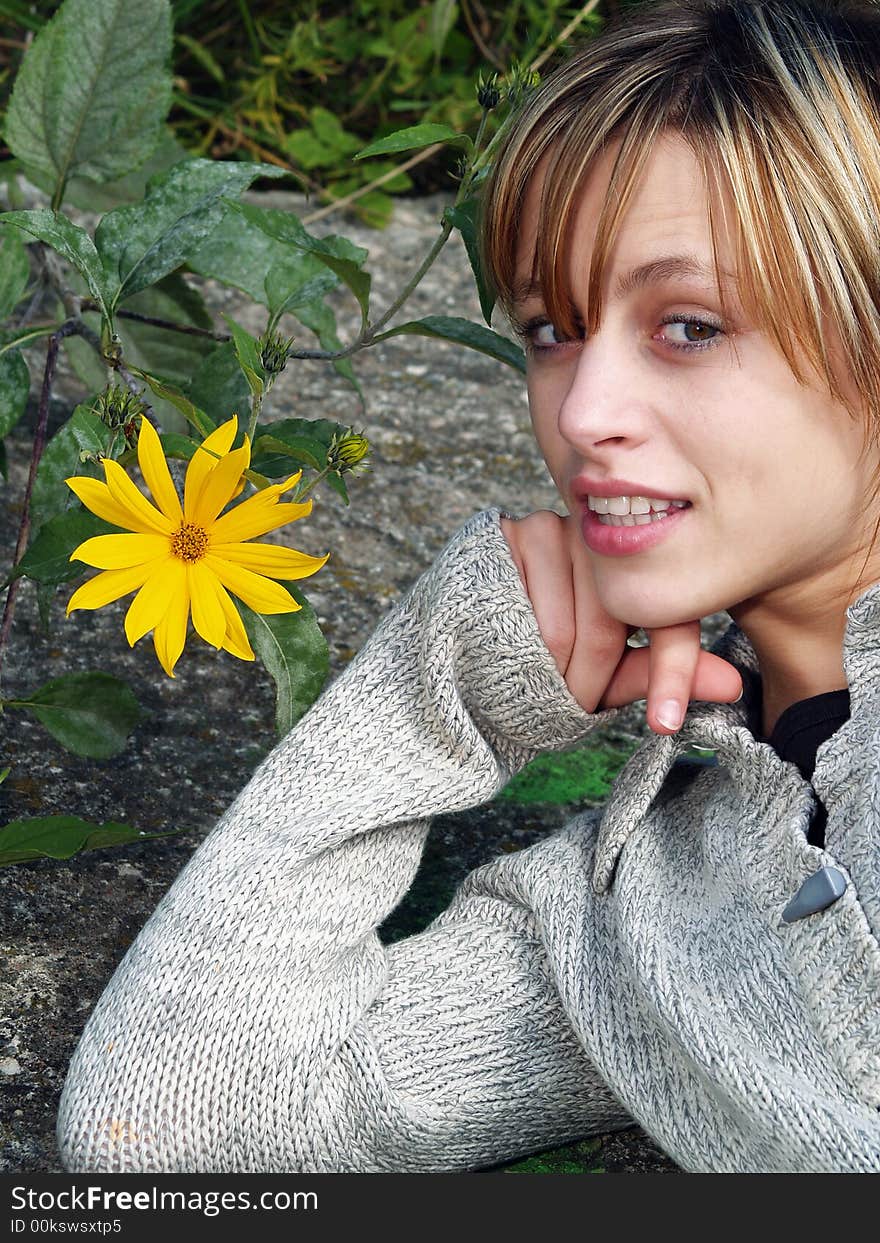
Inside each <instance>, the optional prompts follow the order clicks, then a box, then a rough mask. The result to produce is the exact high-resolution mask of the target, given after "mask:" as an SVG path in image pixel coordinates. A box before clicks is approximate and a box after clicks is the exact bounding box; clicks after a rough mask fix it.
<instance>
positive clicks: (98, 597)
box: [67, 565, 153, 617]
mask: <svg viewBox="0 0 880 1243" xmlns="http://www.w3.org/2000/svg"><path fill="white" fill-rule="evenodd" d="M152 569H153V566H152V565H133V566H130V567H127V568H126V569H123V570H105V571H104V573H103V574H96V575H95V577H94V578H90V579H89V581H88V582H87V583H83V585H82V587H78V588H77V589H76V591H75V592H74V593H73V595H72V596H71V597H70V599H69V600H68V602H67V615H68V617H69V616H70V614H71V613H72V612H73V610H74V609H102V608H103V607H104V605H105V604H112V603H113V601H114V600H118V599H120V597H122V596H127V595H128V593H129V592H130V591H137V589H138V587H140V586H142V584H143V583H144V582H145V581H146V579H147V578H148V576H149V574H150V571H151V570H152Z"/></svg>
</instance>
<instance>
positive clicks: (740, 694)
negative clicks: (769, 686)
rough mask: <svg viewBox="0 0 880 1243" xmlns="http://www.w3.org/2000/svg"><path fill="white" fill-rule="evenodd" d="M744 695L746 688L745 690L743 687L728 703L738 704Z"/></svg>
mask: <svg viewBox="0 0 880 1243" xmlns="http://www.w3.org/2000/svg"><path fill="white" fill-rule="evenodd" d="M745 693H746V688H745V687H743V688H742V690H741V691H740V693H739V694H738V695H737V697H736V699H732V700H731V701H730V702H731V703H735V704H738V703H739V701H740V700H741V699H742V697H743V695H744V694H745Z"/></svg>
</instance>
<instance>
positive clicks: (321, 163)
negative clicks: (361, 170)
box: [284, 105, 361, 169]
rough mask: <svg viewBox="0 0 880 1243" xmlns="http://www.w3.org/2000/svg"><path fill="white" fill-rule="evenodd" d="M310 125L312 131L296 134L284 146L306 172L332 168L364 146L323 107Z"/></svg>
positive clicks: (316, 109)
mask: <svg viewBox="0 0 880 1243" xmlns="http://www.w3.org/2000/svg"><path fill="white" fill-rule="evenodd" d="M309 121H310V128H303V129H299V130H296V131H295V132H294V133H293V134H290V135H289V136H288V137H287V139H286V140H285V142H284V147H285V150H287V151H288V152H289V153H290V154H291V155H292V156H293V158H294V159H295V160H296V161H297V163H298V164H300V165H301V166H302V167H303V168H305V169H312V168H333V167H335V166H337V165H338V164H339V163H340V161H341V160H343V159H344V158H345V157H346V156H348V155H351V154H352V153H353V152H355V151H357V149H358V147H359V146H360V145H361V140H360V138H358V137H357V136H356V135H355V134H350V133H349V132H348V131H347V130H345V129H343V126H342V123H341V121H340V120H339V118H338V117H337V116H336V115H335V114H334V113H332V112H329V111H328V110H327V109H326V108H322V107H321V106H320V105H317V106H316V107H314V108H312V110H311V112H310V113H309Z"/></svg>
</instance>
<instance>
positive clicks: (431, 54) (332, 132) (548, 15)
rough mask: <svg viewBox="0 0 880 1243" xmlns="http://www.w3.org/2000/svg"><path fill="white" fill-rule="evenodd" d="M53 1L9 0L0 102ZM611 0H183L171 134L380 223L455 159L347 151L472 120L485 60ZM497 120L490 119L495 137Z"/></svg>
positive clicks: (2, 8)
mask: <svg viewBox="0 0 880 1243" xmlns="http://www.w3.org/2000/svg"><path fill="white" fill-rule="evenodd" d="M57 7H58V6H57V3H53V2H52V0H35V2H34V3H30V4H27V5H25V4H23V3H21V2H20V0H0V15H2V16H5V17H6V19H7V23H8V25H9V27H10V31H11V33H12V36H13V37H12V38H10V40H9V41H8V43H7V44H4V43H2V42H0V108H2V104H3V97H4V86H5V88H6V89H8V88H9V87H10V85H11V81H12V76H13V73H14V69H15V66H16V64H17V63H18V60H19V59H20V56H21V54H22V52H23V50H24V46H25V41H26V39H27V38H28V36H29V33H33V32H35V31H38V30H39V29H40V28H41V27H42V24H43V23H44V22H45V20H46V18H47V17H48V16H49V15H50V14H51V13H52V12H54V10H55V9H56V8H57ZM616 7H617V6H616V5H615V4H607V3H605V4H602V5H599V4H598V3H592V4H588V5H585V6H581V5H578V4H572V3H570V2H569V0H512V2H511V3H508V4H500V3H492V2H491V0H487V2H486V3H483V2H482V0H458V2H456V0H416V2H415V3H414V2H413V0H353V2H352V3H341V2H340V0H320V2H319V0H300V3H298V4H296V5H290V4H288V3H285V2H284V0H175V2H174V4H173V12H174V23H175V37H174V48H173V65H174V86H173V105H172V110H171V114H170V121H171V125H172V128H173V131H174V135H175V140H176V141H177V142H178V143H180V144H183V146H184V147H185V148H186V149H188V150H189V151H191V152H192V153H193V154H197V155H202V156H213V157H215V158H223V159H226V158H240V159H247V160H253V159H255V158H257V159H260V160H269V161H270V162H274V163H278V164H279V165H281V166H283V167H287V168H288V169H289V170H290V171H292V172H293V173H295V175H296V176H297V177H298V180H299V184H300V185H301V186H302V187H303V188H307V189H308V190H309V191H310V192H311V193H312V194H313V195H314V196H315V197H316V198H317V199H318V200H323V201H326V202H328V203H333V202H338V201H340V200H346V201H350V202H351V204H352V210H354V211H356V212H357V213H358V215H359V216H360V217H361V218H362V219H363V220H365V221H366V222H368V223H370V224H373V225H376V226H382V225H384V224H386V223H387V221H388V219H389V214H390V210H391V202H392V200H391V197H390V196H391V195H393V194H398V193H401V192H405V191H407V190H409V189H411V188H412V187H413V185H414V182H413V180H412V178H418V183H417V188H419V189H422V190H424V189H434V190H436V189H446V188H447V187H448V185H449V176H450V174H451V173H454V163H453V162H452V161H451V160H450V158H449V153H448V152H447V151H446V150H445V149H444V148H440V149H439V150H436V151H432V152H431V153H430V154H429V155H427V156H426V153H424V152H419V153H418V154H417V155H416V156H415V157H414V160H413V164H412V165H411V166H410V167H409V168H408V169H406V168H403V169H401V168H400V167H399V165H398V164H396V163H395V162H393V161H384V162H379V161H371V163H370V165H360V164H357V163H355V162H353V160H352V155H353V154H354V153H355V152H356V151H357V150H358V149H359V148H360V147H363V146H364V145H365V144H367V143H368V142H370V141H374V140H376V139H378V138H383V137H386V136H387V135H388V134H389V133H391V132H393V131H394V130H395V129H398V128H400V127H410V126H413V125H416V124H422V123H437V124H442V125H447V126H451V127H452V128H454V129H459V130H460V129H469V128H471V127H472V126H473V125H474V124H475V123H476V121H477V118H478V109H477V107H476V103H475V100H474V95H473V91H472V89H471V83H472V81H473V79H474V77H475V75H476V73H477V71H478V70H480V69H481V68H484V67H486V66H487V65H488V67H489V68H490V70H491V69H494V70H496V71H498V72H501V73H503V72H505V71H506V69H507V68H508V67H509V66H510V65H511V64H514V63H517V62H518V63H521V64H530V63H531V62H532V61H533V60H534V59H536V58H537V57H539V56H544V55H545V54H546V52H547V49H548V48H550V47H553V46H554V45H555V42H556V40H557V38H558V34H559V32H560V31H561V30H562V29H563V28H564V27H566V26H567V25H570V24H571V23H572V21H574V20H575V19H577V20H576V21H575V26H574V28H575V29H577V30H578V32H579V34H580V35H584V34H588V33H589V32H590V31H591V30H593V29H595V28H596V27H597V26H599V25H600V24H601V16H600V12H601V10H602V9H607V10H613V9H614V8H616ZM16 36H17V37H16ZM4 64H5V80H4V68H3V66H4ZM494 124H495V122H494V119H492V118H490V121H489V126H488V137H491V136H492V134H493V133H494ZM71 201H75V200H74V199H71Z"/></svg>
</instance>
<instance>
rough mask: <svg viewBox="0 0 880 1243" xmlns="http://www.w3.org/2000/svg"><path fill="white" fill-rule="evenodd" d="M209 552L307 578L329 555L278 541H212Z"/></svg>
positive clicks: (270, 573) (269, 573)
mask: <svg viewBox="0 0 880 1243" xmlns="http://www.w3.org/2000/svg"><path fill="white" fill-rule="evenodd" d="M104 538H105V539H112V536H109V535H105V536H104ZM131 538H132V539H133V538H135V537H134V536H132V537H131ZM211 552H212V554H213V555H214V556H215V557H222V558H223V560H224V561H234V562H235V564H236V565H243V566H244V568H245V569H246V570H253V571H254V573H255V574H265V575H266V577H267V578H308V576H309V575H310V574H316V573H317V572H318V570H320V569H321V567H322V566H323V565H326V564H327V561H328V560H329V557H330V554H329V552H328V553H327V556H326V557H310V556H309V554H308V553H306V552H297V550H296V549H295V548H279V547H278V545H277V544H214V543H213V542H212V544H211Z"/></svg>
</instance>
